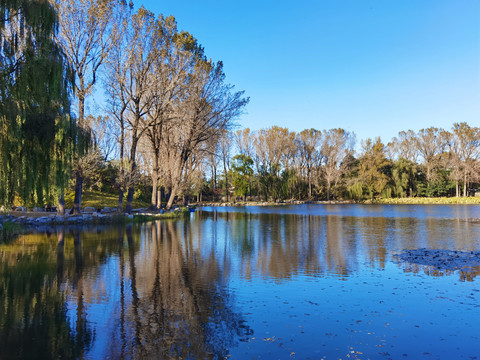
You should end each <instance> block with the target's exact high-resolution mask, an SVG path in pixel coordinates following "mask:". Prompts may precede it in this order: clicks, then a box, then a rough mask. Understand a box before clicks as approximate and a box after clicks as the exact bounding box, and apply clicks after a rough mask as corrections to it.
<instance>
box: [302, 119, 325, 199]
mask: <svg viewBox="0 0 480 360" xmlns="http://www.w3.org/2000/svg"><path fill="white" fill-rule="evenodd" d="M321 137H322V132H321V131H319V130H315V129H308V130H303V131H302V132H300V133H298V135H297V143H298V151H299V152H298V155H299V165H300V166H299V167H300V169H302V170H304V172H305V175H306V178H307V183H308V198H309V199H311V198H312V180H313V179H312V175H313V173H314V171H315V169H317V168H319V167H320V163H321V153H320V145H321Z"/></svg>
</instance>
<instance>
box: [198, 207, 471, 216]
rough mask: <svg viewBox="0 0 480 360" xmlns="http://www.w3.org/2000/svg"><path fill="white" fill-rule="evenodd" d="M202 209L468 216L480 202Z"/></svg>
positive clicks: (211, 208) (311, 213)
mask: <svg viewBox="0 0 480 360" xmlns="http://www.w3.org/2000/svg"><path fill="white" fill-rule="evenodd" d="M201 209H202V211H216V212H245V213H255V214H303V215H321V216H324V215H339V216H358V217H385V218H392V217H393V218H398V217H413V218H418V219H421V218H425V217H429V218H443V219H467V218H474V217H477V218H478V217H480V206H479V205H357V204H355V205H354V204H342V205H334V204H332V205H314V204H305V205H282V206H226V207H208V206H207V207H202V208H201Z"/></svg>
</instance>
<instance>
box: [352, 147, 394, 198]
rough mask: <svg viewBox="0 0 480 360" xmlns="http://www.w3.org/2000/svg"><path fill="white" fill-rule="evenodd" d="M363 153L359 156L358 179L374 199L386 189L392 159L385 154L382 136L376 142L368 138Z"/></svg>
mask: <svg viewBox="0 0 480 360" xmlns="http://www.w3.org/2000/svg"><path fill="white" fill-rule="evenodd" d="M362 147H363V149H362V155H361V156H360V158H359V165H358V179H357V181H359V182H360V183H361V184H362V186H363V188H364V190H365V191H366V192H367V193H368V196H369V197H370V198H371V199H373V198H374V197H376V196H379V195H381V194H382V192H384V190H386V188H387V185H388V182H389V179H390V178H389V176H388V170H389V167H390V166H391V163H390V161H389V160H388V159H387V157H386V156H385V146H384V145H383V143H382V141H381V140H380V138H377V139H376V140H375V142H373V141H372V140H371V139H367V140H366V141H365V142H364V143H363V146H362Z"/></svg>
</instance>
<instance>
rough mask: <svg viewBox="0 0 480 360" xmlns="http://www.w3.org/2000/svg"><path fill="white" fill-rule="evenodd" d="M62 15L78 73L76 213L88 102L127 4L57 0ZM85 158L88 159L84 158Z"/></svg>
mask: <svg viewBox="0 0 480 360" xmlns="http://www.w3.org/2000/svg"><path fill="white" fill-rule="evenodd" d="M55 9H56V11H57V12H58V14H59V28H60V31H59V33H58V36H57V41H58V43H59V44H60V45H61V47H62V49H63V51H64V53H65V54H66V57H67V59H68V61H69V62H70V64H71V66H72V68H73V71H74V74H75V82H74V92H75V96H76V98H77V100H78V109H77V110H78V127H79V129H80V130H81V131H79V132H78V137H77V139H76V140H77V143H78V160H77V162H76V164H75V178H76V181H75V200H74V205H73V212H74V213H79V212H80V208H81V196H82V183H83V176H84V173H85V165H86V166H87V167H88V166H90V165H91V164H90V162H89V159H90V158H91V157H89V156H88V151H89V145H90V144H89V143H90V133H91V131H92V129H91V128H90V126H89V125H88V123H87V122H86V121H85V100H86V98H87V96H89V95H91V94H92V92H93V90H94V86H95V84H96V83H97V79H98V77H99V71H100V69H101V66H102V65H103V64H104V62H105V59H106V57H107V55H108V53H109V52H110V50H111V49H112V47H113V46H114V45H115V44H116V42H117V39H118V34H119V29H120V27H121V24H123V22H122V17H123V16H124V13H125V10H126V2H125V1H122V0H55ZM84 156H85V157H84ZM82 157H84V158H82Z"/></svg>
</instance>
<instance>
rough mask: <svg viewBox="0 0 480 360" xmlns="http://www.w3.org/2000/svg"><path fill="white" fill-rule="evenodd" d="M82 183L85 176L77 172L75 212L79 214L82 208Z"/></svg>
mask: <svg viewBox="0 0 480 360" xmlns="http://www.w3.org/2000/svg"><path fill="white" fill-rule="evenodd" d="M82 185H83V177H82V176H80V175H79V174H77V176H76V177H75V199H74V200H73V214H74V215H78V214H80V213H81V210H82Z"/></svg>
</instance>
